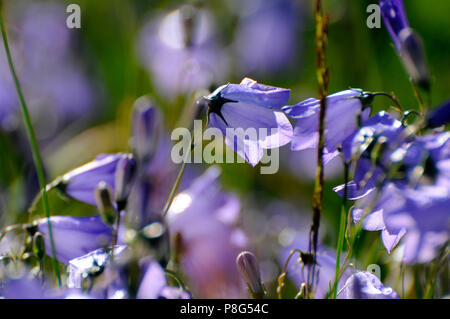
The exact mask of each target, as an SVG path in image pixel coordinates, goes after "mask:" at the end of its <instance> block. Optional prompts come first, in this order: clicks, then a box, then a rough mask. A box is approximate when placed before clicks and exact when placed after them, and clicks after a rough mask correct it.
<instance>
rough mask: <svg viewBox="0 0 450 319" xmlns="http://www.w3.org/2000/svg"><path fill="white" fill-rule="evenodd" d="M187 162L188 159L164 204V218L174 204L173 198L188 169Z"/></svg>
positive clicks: (184, 162)
mask: <svg viewBox="0 0 450 319" xmlns="http://www.w3.org/2000/svg"><path fill="white" fill-rule="evenodd" d="M188 154H190V152H188ZM186 162H187V161H186V160H184V161H183V164H182V165H181V168H180V171H179V172H178V176H177V179H176V180H175V183H174V184H173V186H172V190H171V191H170V194H169V198H168V199H167V202H166V205H164V209H163V212H162V217H163V218H164V217H165V216H166V215H167V212H168V211H169V208H170V206H171V205H172V202H173V199H174V198H175V194H176V192H177V190H178V187H179V186H180V182H181V179H182V178H183V174H184V170H185V169H186Z"/></svg>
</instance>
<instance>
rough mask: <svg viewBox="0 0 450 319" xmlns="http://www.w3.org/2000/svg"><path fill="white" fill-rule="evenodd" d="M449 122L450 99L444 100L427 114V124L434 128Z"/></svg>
mask: <svg viewBox="0 0 450 319" xmlns="http://www.w3.org/2000/svg"><path fill="white" fill-rule="evenodd" d="M447 123H450V100H449V101H446V102H445V103H443V104H442V105H440V106H439V107H437V108H436V109H435V110H433V111H432V112H431V113H430V114H428V116H427V126H428V127H429V128H435V127H439V126H442V125H445V124H447Z"/></svg>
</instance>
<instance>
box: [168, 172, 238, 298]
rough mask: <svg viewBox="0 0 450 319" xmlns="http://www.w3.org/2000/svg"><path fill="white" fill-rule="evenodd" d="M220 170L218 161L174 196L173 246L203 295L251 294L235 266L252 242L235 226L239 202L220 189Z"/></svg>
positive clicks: (170, 217)
mask: <svg viewBox="0 0 450 319" xmlns="http://www.w3.org/2000/svg"><path fill="white" fill-rule="evenodd" d="M219 174H220V170H219V169H218V168H217V167H211V168H209V169H208V170H207V171H206V172H205V173H204V175H202V176H201V177H199V178H198V179H197V180H195V181H194V182H193V183H192V185H191V186H190V187H189V188H188V189H186V190H185V191H183V192H181V193H179V194H178V195H177V196H176V197H175V199H174V201H173V203H172V205H171V207H170V209H169V212H168V214H167V223H168V225H169V231H170V233H171V236H172V242H173V243H174V245H175V248H174V249H175V251H176V252H177V253H178V254H179V258H180V263H181V267H182V269H183V272H184V273H185V274H186V276H187V278H188V285H189V287H190V290H191V291H192V292H193V295H195V296H196V297H198V298H224V297H227V298H240V297H245V296H246V293H245V288H244V285H243V282H242V280H241V278H240V276H239V273H238V270H237V269H236V257H237V255H238V254H239V253H240V252H241V251H242V250H243V249H245V246H246V244H247V239H246V236H245V234H244V233H243V232H242V230H240V229H239V228H237V227H236V226H234V224H235V223H236V221H237V218H238V217H239V211H240V203H239V200H238V199H237V198H236V197H235V196H233V195H230V194H228V193H225V192H222V191H221V190H220V189H219V185H218V182H217V178H218V176H219ZM218 287H220V289H218Z"/></svg>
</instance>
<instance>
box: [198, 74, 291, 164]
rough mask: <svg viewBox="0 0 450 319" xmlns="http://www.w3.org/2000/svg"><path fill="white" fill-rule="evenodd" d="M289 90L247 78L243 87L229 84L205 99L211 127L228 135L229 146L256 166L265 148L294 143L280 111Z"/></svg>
mask: <svg viewBox="0 0 450 319" xmlns="http://www.w3.org/2000/svg"><path fill="white" fill-rule="evenodd" d="M288 99H289V90H287V89H281V88H276V87H271V86H267V85H262V84H259V83H257V82H256V81H254V80H251V79H248V78H245V79H243V80H242V82H241V84H228V85H224V86H222V87H220V88H218V89H217V90H216V91H215V92H213V93H212V94H211V95H209V96H207V97H205V100H206V101H207V102H208V117H209V124H210V126H211V127H215V128H218V129H219V130H220V131H221V132H222V134H223V135H224V136H225V143H226V144H227V145H228V146H229V147H230V148H232V149H233V150H234V151H235V152H236V153H238V154H239V155H240V156H241V157H242V158H244V159H245V160H246V161H247V162H248V163H250V164H251V165H253V166H255V165H256V164H257V163H258V162H259V160H260V159H261V158H262V156H263V150H264V149H271V148H277V147H280V146H283V145H285V144H287V143H289V142H290V141H291V138H292V125H291V123H290V122H289V120H288V119H287V117H286V116H285V115H284V114H283V113H282V112H280V111H276V110H272V109H271V108H270V107H280V106H283V105H284V104H285V103H287V100H288Z"/></svg>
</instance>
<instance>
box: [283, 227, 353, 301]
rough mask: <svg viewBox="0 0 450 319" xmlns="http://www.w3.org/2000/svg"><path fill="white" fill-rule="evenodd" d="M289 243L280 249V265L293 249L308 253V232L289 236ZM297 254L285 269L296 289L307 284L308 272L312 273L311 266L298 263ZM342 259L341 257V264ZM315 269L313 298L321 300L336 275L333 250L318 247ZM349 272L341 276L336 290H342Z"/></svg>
mask: <svg viewBox="0 0 450 319" xmlns="http://www.w3.org/2000/svg"><path fill="white" fill-rule="evenodd" d="M291 236H292V237H293V238H292V239H291V243H290V244H289V245H288V246H286V247H284V248H282V249H281V251H280V254H279V261H280V265H284V263H285V262H286V260H287V258H288V256H289V254H290V252H291V251H292V250H293V249H300V250H301V251H302V252H304V253H307V252H308V243H309V231H304V232H297V233H295V234H292V235H291ZM298 257H299V256H298V254H297V253H296V255H295V256H294V257H293V258H291V260H290V263H289V265H288V268H287V275H288V276H289V278H291V280H292V281H293V283H294V284H295V285H296V287H297V288H300V287H301V285H302V284H303V283H306V282H307V278H308V277H307V276H308V272H309V271H312V265H311V264H308V261H306V265H305V263H303V262H300V263H299V262H297V261H298ZM342 260H343V258H342V257H341V262H342ZM316 262H317V264H316V267H315V279H314V286H313V287H314V291H313V294H314V298H315V299H323V298H325V297H326V296H327V293H328V292H330V287H332V286H333V283H334V279H335V274H336V252H335V251H334V250H333V249H330V248H327V247H325V246H323V245H319V247H318V249H317V255H316ZM350 274H351V273H350V270H348V269H347V270H345V271H344V273H343V274H342V276H341V278H340V280H339V283H338V290H340V289H342V287H343V286H344V283H345V281H346V280H347V278H349V276H350Z"/></svg>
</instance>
